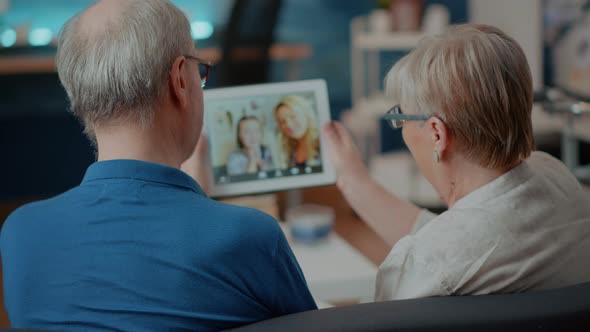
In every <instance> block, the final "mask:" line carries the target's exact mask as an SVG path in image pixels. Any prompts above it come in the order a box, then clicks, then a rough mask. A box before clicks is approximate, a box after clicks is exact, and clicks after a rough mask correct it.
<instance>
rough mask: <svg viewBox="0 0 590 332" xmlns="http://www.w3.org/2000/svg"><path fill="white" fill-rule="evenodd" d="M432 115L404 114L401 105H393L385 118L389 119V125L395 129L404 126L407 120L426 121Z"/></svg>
mask: <svg viewBox="0 0 590 332" xmlns="http://www.w3.org/2000/svg"><path fill="white" fill-rule="evenodd" d="M431 117H432V115H426V114H417V115H414V114H403V113H402V109H401V106H400V105H395V106H393V107H392V108H391V109H390V110H389V111H387V113H385V115H384V116H383V119H385V120H387V123H389V126H390V127H391V128H393V129H399V128H401V127H403V126H404V122H406V121H424V120H428V119H430V118H431Z"/></svg>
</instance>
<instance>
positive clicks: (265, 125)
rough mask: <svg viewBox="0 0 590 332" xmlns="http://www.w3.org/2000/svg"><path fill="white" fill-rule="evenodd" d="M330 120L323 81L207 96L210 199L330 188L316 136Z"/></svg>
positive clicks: (216, 92)
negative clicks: (325, 186)
mask: <svg viewBox="0 0 590 332" xmlns="http://www.w3.org/2000/svg"><path fill="white" fill-rule="evenodd" d="M330 120H331V119H330V108H329V104H328V93H327V88H326V83H325V81H323V80H309V81H298V82H287V83H272V84H261V85H252V86H244V87H232V88H221V89H212V90H207V91H206V92H205V132H206V135H207V136H208V140H209V154H208V157H209V160H208V161H207V162H208V164H209V165H210V167H211V169H212V172H210V173H211V176H210V181H209V183H210V189H209V190H210V195H211V196H213V197H219V196H235V195H243V194H252V193H261V192H270V191H277V190H285V189H293V188H301V187H310V186H319V185H327V184H332V183H334V182H335V177H336V176H335V172H334V168H333V167H332V164H331V162H330V160H329V157H328V155H327V153H325V151H326V149H325V144H324V142H323V141H322V138H321V133H320V131H321V128H322V126H323V125H324V124H326V123H328V122H330Z"/></svg>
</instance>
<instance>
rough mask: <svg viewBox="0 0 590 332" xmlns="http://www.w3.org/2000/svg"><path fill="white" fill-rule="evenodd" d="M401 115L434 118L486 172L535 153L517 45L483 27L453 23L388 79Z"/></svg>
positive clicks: (526, 74)
mask: <svg viewBox="0 0 590 332" xmlns="http://www.w3.org/2000/svg"><path fill="white" fill-rule="evenodd" d="M386 91H387V94H388V96H390V97H391V98H392V99H393V101H394V102H395V103H398V104H400V105H401V107H402V110H404V111H406V113H418V114H428V115H434V116H436V117H438V118H439V119H441V120H442V121H443V122H444V123H445V125H446V126H447V127H448V128H449V130H450V132H451V135H452V137H453V138H454V140H453V141H454V143H453V144H456V145H455V146H456V147H457V148H458V150H459V151H460V152H461V153H463V154H465V156H466V157H467V158H469V159H470V160H473V161H475V162H477V163H478V164H480V165H482V166H484V167H488V168H505V167H510V166H513V165H515V164H516V163H518V162H519V161H521V160H524V159H526V158H527V157H528V156H529V155H530V154H531V151H532V150H533V149H534V138H533V130H532V123H531V111H532V103H533V85H532V77H531V71H530V68H529V65H528V62H527V60H526V56H525V54H524V52H523V50H522V49H521V47H520V46H519V45H518V43H517V42H516V41H515V40H514V39H512V38H510V37H509V36H507V35H506V34H505V33H504V32H502V31H501V30H499V29H497V28H494V27H492V26H487V25H477V24H464V25H458V26H454V27H452V28H451V29H449V31H448V32H447V33H445V34H443V35H441V36H436V37H429V38H425V39H424V40H422V41H421V42H420V44H419V45H418V47H417V48H416V49H415V50H414V51H412V52H411V53H410V54H408V55H407V56H405V57H404V58H403V59H401V60H400V61H399V62H398V63H397V64H395V66H393V68H392V69H391V71H390V72H389V74H388V75H387V78H386Z"/></svg>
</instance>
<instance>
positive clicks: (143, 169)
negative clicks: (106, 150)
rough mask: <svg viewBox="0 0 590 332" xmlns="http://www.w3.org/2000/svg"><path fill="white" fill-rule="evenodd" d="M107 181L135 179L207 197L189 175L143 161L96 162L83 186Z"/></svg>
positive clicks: (85, 176)
mask: <svg viewBox="0 0 590 332" xmlns="http://www.w3.org/2000/svg"><path fill="white" fill-rule="evenodd" d="M106 179H133V180H143V181H148V182H157V183H163V184H169V185H173V186H178V187H184V188H188V189H190V190H192V191H194V192H196V193H197V194H199V195H202V196H207V195H206V194H205V192H204V191H203V189H201V186H199V184H198V183H197V182H196V181H195V180H193V178H191V177H190V176H189V175H187V174H186V173H184V172H183V171H181V170H179V169H178V168H173V167H169V166H164V165H160V164H154V163H150V162H146V161H141V160H122V159H121V160H106V161H99V162H96V163H94V164H92V165H90V167H88V169H87V170H86V174H85V175H84V179H83V180H82V184H84V183H87V182H90V181H96V180H106Z"/></svg>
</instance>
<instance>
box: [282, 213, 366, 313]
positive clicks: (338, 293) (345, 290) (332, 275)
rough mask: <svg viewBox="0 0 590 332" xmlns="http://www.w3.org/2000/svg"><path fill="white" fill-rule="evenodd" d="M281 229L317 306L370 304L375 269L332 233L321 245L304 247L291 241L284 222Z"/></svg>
mask: <svg viewBox="0 0 590 332" xmlns="http://www.w3.org/2000/svg"><path fill="white" fill-rule="evenodd" d="M281 227H282V228H283V231H284V232H285V235H286V237H287V240H288V241H289V243H290V245H291V249H292V250H293V253H294V254H295V257H296V258H297V261H299V265H300V266H301V269H302V270H303V274H304V275H305V279H306V280H307V285H308V286H309V289H310V291H311V294H312V295H313V297H314V299H315V300H316V302H318V305H320V306H321V303H325V302H327V303H334V302H340V301H349V300H354V301H360V302H371V301H373V298H374V295H375V278H376V276H377V267H376V266H375V265H374V264H373V263H372V262H371V261H369V260H368V259H367V258H366V257H365V256H363V255H362V254H361V253H360V252H358V251H357V250H356V249H355V248H353V247H352V246H351V245H350V244H348V243H347V242H346V241H344V240H343V239H342V238H341V237H340V236H338V235H337V234H336V233H334V232H332V233H331V234H330V235H329V236H328V238H327V239H325V240H323V241H322V242H319V243H317V244H313V245H308V244H303V243H298V242H296V241H293V239H292V238H291V235H290V232H289V229H288V227H287V226H286V225H285V224H284V223H281Z"/></svg>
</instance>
